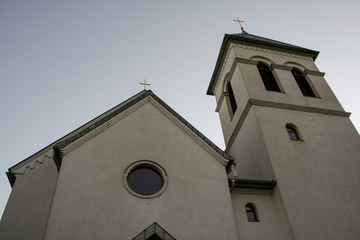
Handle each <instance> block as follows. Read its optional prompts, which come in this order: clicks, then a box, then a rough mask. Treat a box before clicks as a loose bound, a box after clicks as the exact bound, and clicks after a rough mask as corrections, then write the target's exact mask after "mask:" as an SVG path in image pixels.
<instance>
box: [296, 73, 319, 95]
mask: <svg viewBox="0 0 360 240" xmlns="http://www.w3.org/2000/svg"><path fill="white" fill-rule="evenodd" d="M291 74H292V76H293V77H294V79H295V82H296V84H297V85H298V87H299V89H300V91H301V93H302V94H303V95H304V96H305V97H313V98H316V97H318V95H317V94H316V91H315V88H314V87H313V86H312V84H311V82H310V81H309V79H307V78H306V77H305V76H304V72H303V71H301V70H300V69H298V68H293V69H291Z"/></svg>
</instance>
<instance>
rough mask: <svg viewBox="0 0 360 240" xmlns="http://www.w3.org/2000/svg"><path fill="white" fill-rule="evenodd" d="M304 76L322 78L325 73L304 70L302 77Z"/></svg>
mask: <svg viewBox="0 0 360 240" xmlns="http://www.w3.org/2000/svg"><path fill="white" fill-rule="evenodd" d="M306 75H315V76H319V77H323V76H325V73H324V72H320V71H313V70H309V69H305V70H304V76H306Z"/></svg>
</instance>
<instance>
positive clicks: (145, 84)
mask: <svg viewBox="0 0 360 240" xmlns="http://www.w3.org/2000/svg"><path fill="white" fill-rule="evenodd" d="M139 84H141V85H144V90H146V86H150V85H151V84H149V83H146V79H144V82H143V83H139Z"/></svg>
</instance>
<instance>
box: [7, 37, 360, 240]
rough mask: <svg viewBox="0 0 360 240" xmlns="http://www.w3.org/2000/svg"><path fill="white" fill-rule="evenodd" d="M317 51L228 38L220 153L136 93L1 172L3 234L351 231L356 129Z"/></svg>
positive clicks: (209, 235)
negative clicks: (5, 186) (5, 195)
mask: <svg viewBox="0 0 360 240" xmlns="http://www.w3.org/2000/svg"><path fill="white" fill-rule="evenodd" d="M318 54H319V53H318V52H317V51H313V50H309V49H305V48H301V47H298V46H294V45H290V44H286V43H282V42H278V41H274V40H271V39H266V38H263V37H259V36H255V35H252V34H248V33H247V32H245V31H243V32H242V33H240V34H226V35H225V37H224V40H223V43H222V46H221V49H220V53H219V56H218V59H217V63H216V66H215V70H214V73H213V76H212V79H211V81H210V84H209V87H208V91H207V94H209V95H213V96H215V99H216V105H217V107H216V111H217V112H218V113H219V117H220V121H221V125H222V130H223V135H224V140H225V145H226V149H225V150H221V149H219V148H218V147H217V146H216V145H215V144H214V143H212V142H211V141H210V140H209V139H207V138H206V136H204V135H203V134H202V133H200V132H199V131H198V130H197V129H196V128H194V127H193V126H192V125H191V124H190V123H189V122H187V121H186V120H185V119H184V118H182V117H181V116H180V115H179V114H177V113H176V112H175V111H174V110H173V109H171V108H170V107H169V106H168V105H167V104H166V103H165V102H163V101H162V100H161V99H160V98H159V97H158V96H157V95H155V94H154V93H153V92H152V91H150V90H144V91H142V92H140V93H138V94H136V95H135V96H133V97H131V98H130V99H128V100H126V101H124V102H123V103H121V104H119V105H118V106H116V107H114V108H112V109H110V110H109V111H107V112H105V113H104V114H102V115H100V116H99V117H97V118H95V119H93V120H91V121H89V122H88V123H86V124H85V125H83V126H81V127H79V128H78V129H76V130H74V131H73V132H71V133H69V134H68V135H66V136H64V137H63V138H61V139H59V140H58V141H56V142H54V143H52V144H50V145H49V146H47V147H45V148H44V149H42V150H40V151H39V152H37V153H35V154H34V155H32V156H30V157H29V158H27V159H25V160H24V161H22V162H20V163H18V164H16V165H15V166H13V167H11V168H9V171H8V172H7V175H8V179H9V181H10V184H11V186H12V192H11V195H10V197H9V200H8V203H7V206H6V208H5V211H4V213H3V216H2V220H1V222H0V239H7V240H20V239H31V240H40V239H43V240H55V239H59V240H60V239H61V240H63V239H66V240H75V239H76V240H78V239H113V240H115V239H116V240H146V239H148V240H159V239H160V240H173V239H176V240H194V239H199V240H200V239H213V240H219V239H222V240H248V239H253V240H272V239H281V240H285V239H286V240H289V239H293V240H311V239H314V240H315V239H316V240H319V239H327V240H328V239H334V240H335V239H336V240H338V239H354V240H355V239H359V238H360V208H359V205H360V136H359V133H358V132H357V131H356V129H355V127H354V126H353V124H352V123H351V121H350V119H349V116H350V113H348V112H345V111H344V109H343V108H342V106H341V105H340V103H339V102H338V100H337V98H336V96H335V95H334V93H333V92H332V90H331V89H330V87H329V86H328V85H327V83H326V81H325V79H324V73H322V72H320V71H319V70H318V69H317V67H316V65H315V63H314V61H315V59H316V57H317V55H318Z"/></svg>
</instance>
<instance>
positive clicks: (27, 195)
mask: <svg viewBox="0 0 360 240" xmlns="http://www.w3.org/2000/svg"><path fill="white" fill-rule="evenodd" d="M57 175H58V173H57V170H56V166H55V163H54V161H53V160H52V159H51V158H46V159H45V160H44V161H43V162H42V163H39V162H37V163H35V165H34V167H33V169H30V168H27V169H26V170H25V172H24V174H17V175H16V181H15V184H14V186H13V189H12V191H11V194H10V197H9V200H8V203H7V205H6V208H5V211H4V213H3V216H2V218H1V222H0V239H4V240H20V239H29V240H38V239H42V238H43V235H44V232H45V227H46V223H47V218H48V215H49V211H50V206H51V201H52V197H53V193H54V189H55V184H56V179H57Z"/></svg>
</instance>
